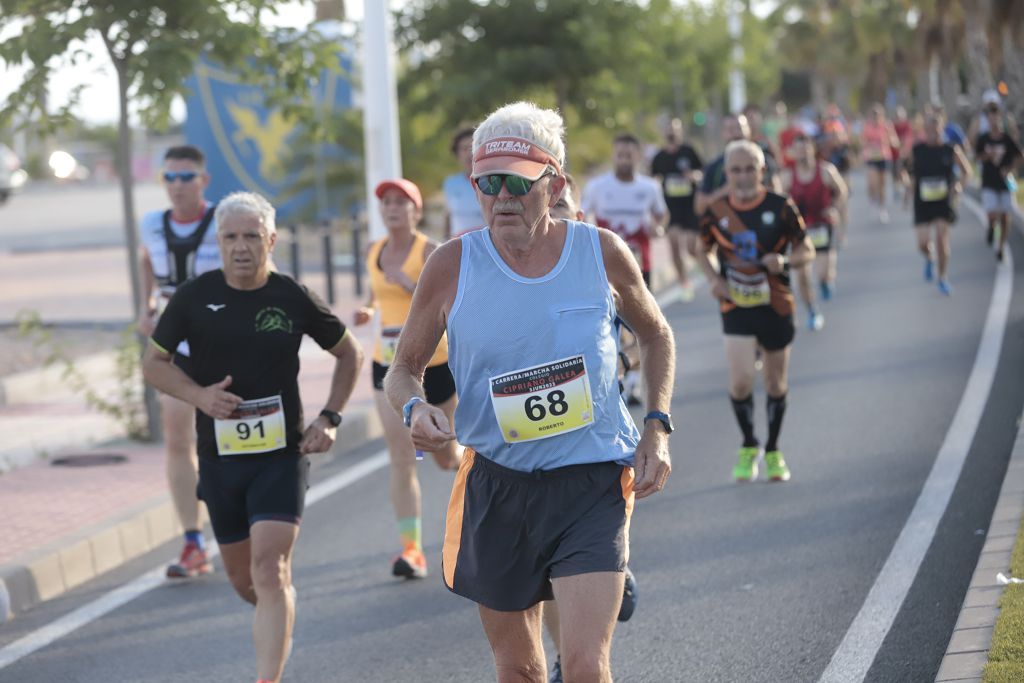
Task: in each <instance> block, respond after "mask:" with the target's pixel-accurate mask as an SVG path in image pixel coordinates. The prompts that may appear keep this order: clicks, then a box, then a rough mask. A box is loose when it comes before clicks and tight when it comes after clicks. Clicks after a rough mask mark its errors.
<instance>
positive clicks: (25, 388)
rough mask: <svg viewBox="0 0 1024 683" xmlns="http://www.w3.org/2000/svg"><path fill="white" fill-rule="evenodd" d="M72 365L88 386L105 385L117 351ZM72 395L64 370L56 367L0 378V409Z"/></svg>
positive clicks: (114, 371) (114, 367)
mask: <svg viewBox="0 0 1024 683" xmlns="http://www.w3.org/2000/svg"><path fill="white" fill-rule="evenodd" d="M72 362H73V363H74V366H75V370H76V371H77V372H78V373H80V374H81V376H82V378H83V379H84V380H85V381H86V382H87V383H88V384H90V385H93V384H96V383H102V382H109V381H110V378H111V377H114V376H115V375H116V370H117V351H102V352H100V353H94V354H91V355H88V356H82V357H80V358H76V359H74V361H72ZM74 395H75V392H74V391H72V390H71V389H69V388H68V387H67V380H65V379H64V369H63V367H62V366H60V365H50V366H48V367H42V368H37V369H34V370H26V371H25V372H19V373H16V374H13V375H8V376H6V377H0V406H7V405H14V404H19V403H32V402H33V401H38V400H39V397H40V396H47V397H51V398H52V397H56V398H65V397H69V396H74Z"/></svg>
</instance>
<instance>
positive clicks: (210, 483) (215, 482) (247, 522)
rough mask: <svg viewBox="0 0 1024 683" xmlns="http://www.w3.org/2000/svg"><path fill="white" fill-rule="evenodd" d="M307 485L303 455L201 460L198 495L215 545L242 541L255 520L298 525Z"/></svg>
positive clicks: (307, 477) (307, 464) (307, 466)
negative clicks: (204, 509) (204, 505)
mask: <svg viewBox="0 0 1024 683" xmlns="http://www.w3.org/2000/svg"><path fill="white" fill-rule="evenodd" d="M308 487H309V458H307V457H306V456H296V455H269V456H259V455H254V456H249V457H247V458H246V459H244V460H242V459H238V458H232V459H230V460H228V459H222V458H216V457H214V458H199V487H198V489H197V493H198V495H199V499H200V500H202V501H203V502H205V503H206V509H207V510H208V511H209V513H210V524H211V525H212V526H213V535H214V537H215V538H216V539H217V542H218V543H237V542H239V541H244V540H245V539H247V538H249V527H251V526H252V525H253V524H255V523H256V522H262V521H268V520H273V521H279V522H289V523H291V524H298V523H299V521H300V520H301V519H302V511H303V508H304V507H305V504H306V489H307V488H308Z"/></svg>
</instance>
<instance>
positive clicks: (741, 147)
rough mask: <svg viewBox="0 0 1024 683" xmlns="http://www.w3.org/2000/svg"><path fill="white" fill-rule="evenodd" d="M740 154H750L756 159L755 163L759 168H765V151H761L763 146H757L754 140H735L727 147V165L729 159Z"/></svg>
mask: <svg viewBox="0 0 1024 683" xmlns="http://www.w3.org/2000/svg"><path fill="white" fill-rule="evenodd" d="M739 152H743V153H745V154H749V155H750V156H751V157H753V158H754V163H756V164H757V167H758V168H764V166H765V161H764V150H763V149H761V145H759V144H757V143H756V142H754V141H753V140H733V141H732V142H730V143H729V144H728V145H726V146H725V161H726V163H728V161H729V157H731V156H732V155H733V154H737V153H739Z"/></svg>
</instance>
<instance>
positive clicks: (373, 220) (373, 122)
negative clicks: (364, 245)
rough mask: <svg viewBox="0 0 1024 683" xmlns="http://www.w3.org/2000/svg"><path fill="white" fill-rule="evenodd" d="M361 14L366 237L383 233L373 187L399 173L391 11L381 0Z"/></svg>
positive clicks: (400, 168)
mask: <svg viewBox="0 0 1024 683" xmlns="http://www.w3.org/2000/svg"><path fill="white" fill-rule="evenodd" d="M364 7H365V9H364V15H363V49H362V55H363V68H362V74H363V141H364V147H365V168H366V207H367V211H366V217H367V221H368V223H369V226H370V239H371V240H374V239H380V238H382V237H384V223H383V222H382V221H381V218H380V215H379V214H378V212H376V211H372V210H371V207H373V205H374V203H375V201H376V197H375V196H374V194H373V190H374V188H376V187H377V184H378V183H380V182H381V181H382V180H386V179H388V178H400V177H401V176H402V155H401V153H400V150H401V142H400V140H399V136H398V90H397V88H396V87H395V49H394V44H393V37H392V30H391V14H390V10H389V8H388V3H387V2H386V1H385V0H375V1H373V2H367V3H366V4H365V6H364Z"/></svg>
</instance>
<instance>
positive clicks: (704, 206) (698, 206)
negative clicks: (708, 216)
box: [693, 185, 729, 216]
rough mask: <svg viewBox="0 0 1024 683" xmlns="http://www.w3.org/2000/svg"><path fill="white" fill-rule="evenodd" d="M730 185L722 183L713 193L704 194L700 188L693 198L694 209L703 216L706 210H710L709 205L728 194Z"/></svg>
mask: <svg viewBox="0 0 1024 683" xmlns="http://www.w3.org/2000/svg"><path fill="white" fill-rule="evenodd" d="M728 194H729V186H728V185H722V187H720V188H718V189H717V190H715V191H714V192H712V193H711V194H704V193H703V192H701V191H700V190H697V196H696V197H695V198H694V200H693V210H694V211H695V212H696V213H697V215H698V216H703V215H704V212H705V211H707V210H708V207H709V206H711V205H712V204H714V203H715V202H717V201H718V200H719V199H721V198H722V197H725V196H728Z"/></svg>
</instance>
